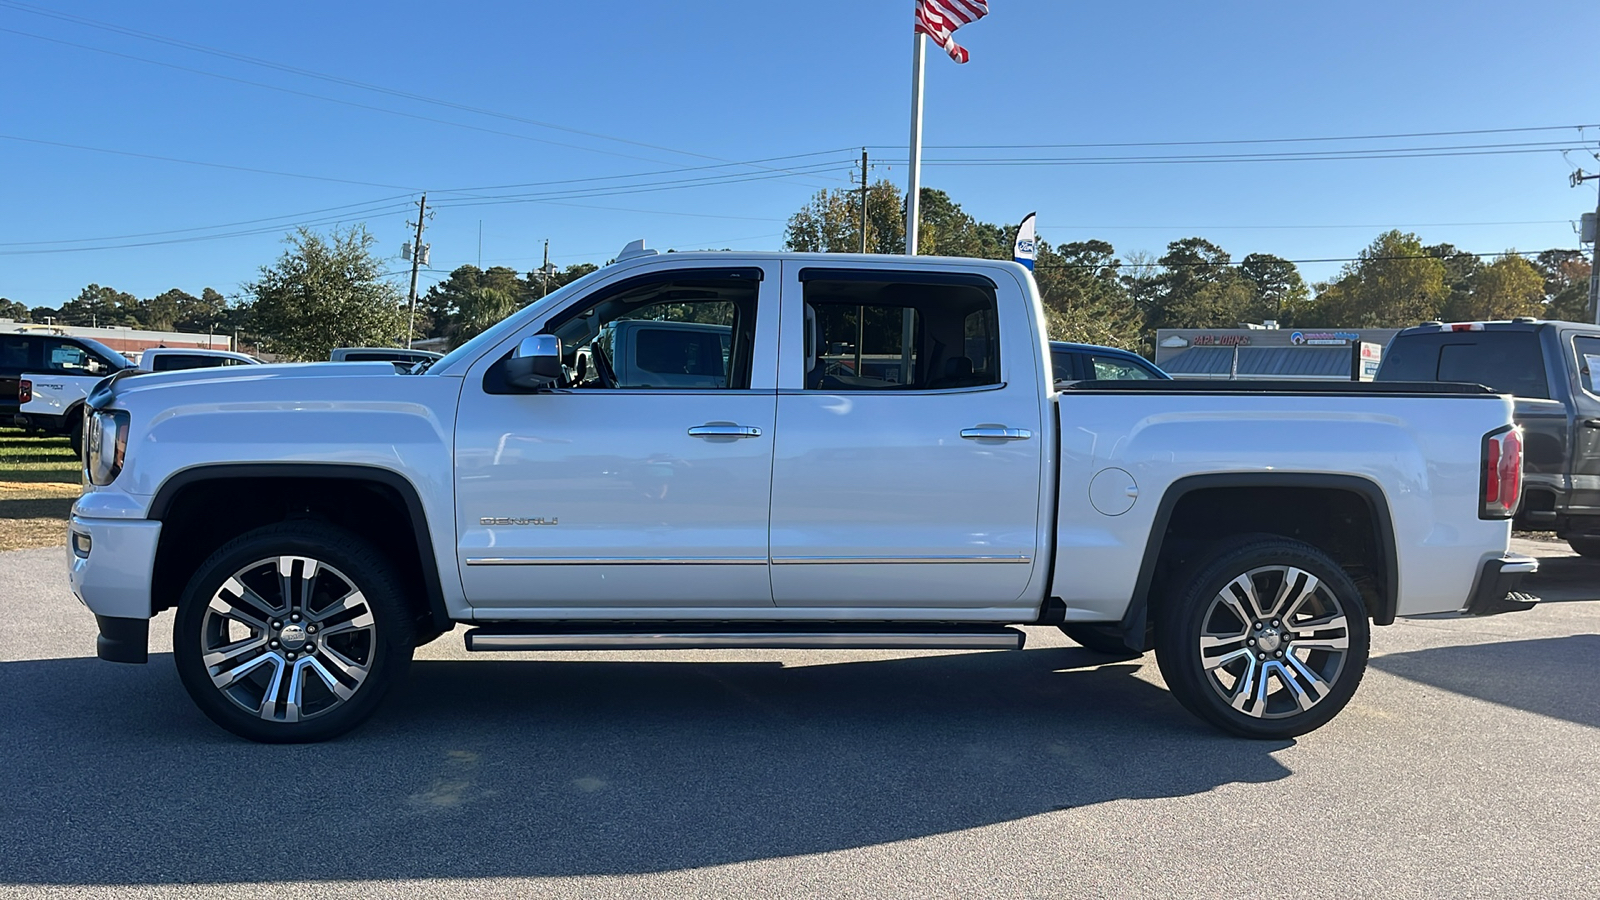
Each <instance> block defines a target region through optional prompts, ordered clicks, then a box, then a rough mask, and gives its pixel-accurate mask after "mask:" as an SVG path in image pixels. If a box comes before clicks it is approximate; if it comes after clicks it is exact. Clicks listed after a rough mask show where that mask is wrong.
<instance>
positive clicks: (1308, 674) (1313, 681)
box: [1284, 654, 1333, 710]
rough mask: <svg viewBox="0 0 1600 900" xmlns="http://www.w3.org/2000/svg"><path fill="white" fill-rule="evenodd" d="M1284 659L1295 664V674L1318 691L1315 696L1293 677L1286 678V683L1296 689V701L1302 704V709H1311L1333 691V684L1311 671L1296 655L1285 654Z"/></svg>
mask: <svg viewBox="0 0 1600 900" xmlns="http://www.w3.org/2000/svg"><path fill="white" fill-rule="evenodd" d="M1284 661H1285V662H1287V663H1288V664H1289V665H1290V666H1293V667H1294V671H1295V674H1297V675H1299V676H1300V677H1301V678H1303V679H1305V681H1306V683H1307V685H1308V686H1309V687H1310V688H1311V689H1312V690H1313V691H1315V692H1316V694H1315V695H1314V696H1313V695H1311V694H1310V693H1309V692H1308V691H1306V690H1304V689H1302V688H1301V686H1300V685H1298V684H1296V683H1295V680H1294V679H1293V678H1287V679H1285V683H1287V684H1288V685H1289V688H1290V689H1291V690H1293V691H1294V699H1295V702H1296V703H1297V704H1299V705H1300V708H1301V709H1302V710H1306V709H1310V708H1311V707H1312V706H1314V705H1316V704H1317V703H1319V702H1320V701H1321V700H1322V698H1324V697H1326V696H1328V694H1329V693H1330V692H1332V690H1333V685H1331V684H1329V683H1327V682H1326V681H1323V680H1322V676H1320V675H1318V674H1317V673H1315V672H1313V671H1311V669H1310V668H1309V667H1308V666H1306V664H1305V663H1303V662H1301V661H1300V660H1299V659H1298V658H1297V657H1295V656H1294V655H1292V654H1291V655H1289V656H1285V657H1284Z"/></svg>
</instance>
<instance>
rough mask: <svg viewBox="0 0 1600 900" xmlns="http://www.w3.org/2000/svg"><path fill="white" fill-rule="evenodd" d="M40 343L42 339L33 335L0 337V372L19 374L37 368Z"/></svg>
mask: <svg viewBox="0 0 1600 900" xmlns="http://www.w3.org/2000/svg"><path fill="white" fill-rule="evenodd" d="M41 343H43V341H41V340H39V339H38V338H33V337H10V336H7V337H3V338H0V372H4V373H5V374H7V375H21V374H22V373H23V372H25V371H27V370H29V369H38V368H39V345H40V344H41Z"/></svg>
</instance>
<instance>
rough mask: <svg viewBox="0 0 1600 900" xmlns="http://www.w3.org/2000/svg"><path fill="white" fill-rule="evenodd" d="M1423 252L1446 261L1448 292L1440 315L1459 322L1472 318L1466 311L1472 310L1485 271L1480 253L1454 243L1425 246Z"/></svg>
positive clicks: (1446, 288) (1445, 276) (1441, 306)
mask: <svg viewBox="0 0 1600 900" xmlns="http://www.w3.org/2000/svg"><path fill="white" fill-rule="evenodd" d="M1423 252H1425V253H1427V254H1428V255H1429V256H1437V257H1439V259H1440V260H1442V261H1443V262H1444V288H1445V292H1446V293H1445V298H1444V303H1443V304H1441V305H1440V308H1439V315H1440V316H1441V317H1443V318H1445V319H1449V320H1450V321H1457V322H1458V321H1462V320H1465V319H1471V318H1473V316H1471V315H1469V314H1467V311H1468V310H1471V309H1472V308H1473V298H1472V293H1473V290H1474V286H1475V284H1476V282H1477V278H1478V274H1479V273H1480V272H1482V271H1483V261H1482V260H1480V259H1479V258H1478V256H1477V254H1473V253H1464V252H1462V251H1461V250H1459V249H1457V248H1456V247H1455V245H1454V244H1434V245H1432V246H1429V247H1424V248H1423Z"/></svg>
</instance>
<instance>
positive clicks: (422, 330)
mask: <svg viewBox="0 0 1600 900" xmlns="http://www.w3.org/2000/svg"><path fill="white" fill-rule="evenodd" d="M483 289H492V290H495V291H498V292H500V293H502V294H504V295H506V296H507V297H509V298H511V302H512V304H513V306H512V308H513V309H515V308H516V306H517V305H520V304H523V303H526V302H527V301H528V299H529V298H531V297H535V296H538V295H537V294H535V293H533V292H532V291H531V290H530V289H529V286H528V284H527V282H524V281H523V280H522V279H521V277H519V276H518V275H517V270H516V269H512V268H510V267H508V266H491V267H490V268H488V269H487V270H485V269H479V268H478V267H477V266H473V265H465V266H458V267H457V268H456V269H455V271H453V272H451V273H450V275H449V277H447V278H445V280H443V281H441V282H439V283H437V284H435V285H434V286H433V287H430V288H428V292H427V293H426V294H424V295H423V296H422V298H421V299H420V300H419V301H418V303H417V307H418V309H417V311H418V322H417V333H418V334H423V335H426V336H428V337H446V338H451V340H452V346H454V345H455V343H459V342H457V341H455V337H454V336H455V333H456V331H457V330H458V329H459V328H460V327H461V326H462V324H463V318H462V314H463V308H464V304H466V303H467V302H468V301H467V295H468V294H470V293H472V292H473V291H476V290H483ZM474 333H476V332H474ZM462 340H463V341H464V340H465V338H463V339H462Z"/></svg>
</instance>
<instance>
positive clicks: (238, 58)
mask: <svg viewBox="0 0 1600 900" xmlns="http://www.w3.org/2000/svg"><path fill="white" fill-rule="evenodd" d="M0 7H5V8H9V9H12V10H15V11H17V12H24V13H30V14H32V15H36V16H43V17H46V18H52V19H57V20H60V21H63V22H68V23H70V24H74V25H81V26H85V27H89V28H96V29H99V30H101V31H108V32H111V33H113V34H119V35H122V36H124V37H132V38H137V39H139V40H143V41H150V42H154V43H159V44H166V45H168V46H172V47H178V48H180V49H184V50H188V51H191V52H194V53H203V54H207V55H210V56H215V57H219V58H222V59H228V60H232V61H234V62H242V63H246V64H248V65H253V66H259V67H262V68H267V69H272V70H274V71H279V72H284V73H287V74H291V75H298V76H300V77H302V78H313V79H317V80H320V81H325V82H329V83H332V84H338V85H342V86H345V87H351V88H356V89H358V90H364V91H370V92H374V93H379V94H384V95H388V96H392V97H398V98H401V99H405V100H411V101H414V102H418V103H425V104H430V105H433V106H441V107H445V108H448V109H455V110H460V111H463V112H469V113H473V114H475V115H481V116H489V117H493V118H498V119H504V120H507V121H512V122H518V123H521V124H525V125H532V126H534V127H538V128H547V129H550V130H553V131H562V132H566V133H569V134H575V135H579V136H582V137H589V138H594V139H596V140H605V141H613V142H616V143H620V144H627V145H631V146H635V147H641V148H645V149H649V150H656V151H660V152H663V153H675V154H678V155H680V156H691V157H695V158H698V159H709V160H713V161H716V162H727V160H724V159H721V158H720V157H716V156H711V155H709V154H705V153H697V152H694V151H691V150H679V149H677V148H675V147H666V146H662V145H659V144H651V143H647V142H645V141H637V140H633V139H631V138H623V137H617V136H615V135H609V134H603V133H600V132H595V131H586V130H584V129H581V128H573V127H571V126H567V125H561V124H557V123H555V122H546V121H542V120H539V119H530V118H528V117H526V116H519V115H514V114H511V113H505V112H500V111H498V110H493V109H486V108H483V107H477V106H472V105H469V104H465V103H457V102H455V101H452V100H443V99H440V98H437V97H429V96H426V95H423V94H417V93H413V92H411V91H404V90H398V89H396V88H390V87H384V86H383V85H378V84H371V83H368V82H364V81H358V80H356V79H353V78H346V77H344V76H340V75H330V74H327V73H325V72H317V71H314V70H311V69H304V68H300V67H298V66H291V65H287V64H284V63H279V62H274V61H273V60H269V59H262V58H260V57H255V56H249V55H246V54H243V53H235V52H233V51H231V50H224V49H221V48H218V47H211V46H207V45H205V44H198V43H195V42H193V41H186V40H181V39H179V38H172V37H167V36H164V35H159V34H154V33H151V32H147V31H140V30H138V29H134V28H128V27H126V26H122V25H116V24H113V23H110V22H103V21H100V20H98V19H91V18H89V17H87V16H79V15H75V14H72V13H65V12H61V11H58V10H52V9H46V8H43V7H38V6H33V5H30V4H27V3H19V2H15V0H0ZM578 149H587V150H591V151H594V152H605V151H599V150H596V149H595V148H582V147H580V148H578Z"/></svg>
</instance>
